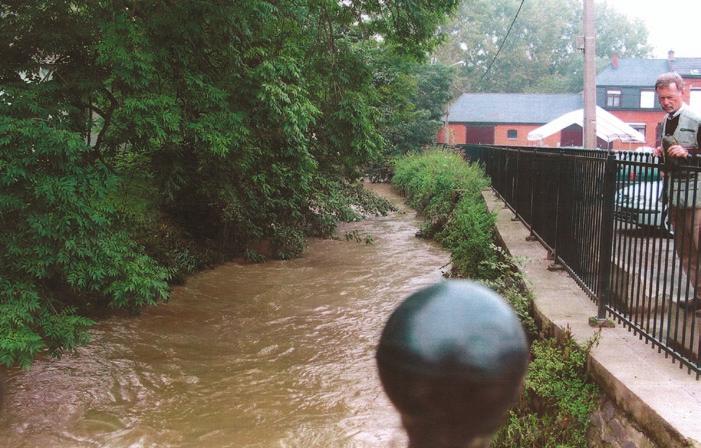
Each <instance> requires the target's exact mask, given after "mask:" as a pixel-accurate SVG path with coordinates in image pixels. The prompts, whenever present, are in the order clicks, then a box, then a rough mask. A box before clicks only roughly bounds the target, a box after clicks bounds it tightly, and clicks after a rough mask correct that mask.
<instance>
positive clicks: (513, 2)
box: [434, 0, 650, 94]
mask: <svg viewBox="0 0 701 448" xmlns="http://www.w3.org/2000/svg"><path fill="white" fill-rule="evenodd" d="M520 5H521V2H520V1H519V0H494V1H488V0H463V2H462V3H461V4H460V7H459V12H458V14H456V16H455V17H454V18H453V20H452V21H451V22H449V23H448V24H446V25H445V26H444V27H442V31H443V32H444V33H445V35H446V36H447V38H446V41H445V42H444V43H443V44H442V45H441V46H440V47H439V48H438V49H437V50H436V52H435V55H434V56H435V58H436V59H437V60H438V61H440V62H442V63H444V64H452V63H454V62H456V61H459V60H463V61H465V65H464V66H463V67H462V68H459V69H458V79H457V81H456V83H455V85H454V94H457V93H461V92H467V91H470V92H487V91H489V92H546V93H549V92H576V91H579V90H581V86H582V76H583V58H582V54H581V51H580V50H579V49H578V48H577V44H576V41H577V36H581V35H582V14H583V13H582V2H580V1H577V0H534V1H527V2H524V3H523V6H522V8H521V11H520V13H519V14H518V18H517V20H516V21H515V22H514V25H513V29H512V30H511V33H510V35H509V37H508V39H507V40H506V41H504V38H505V36H506V30H507V29H508V28H509V26H510V25H511V22H512V20H513V19H514V17H515V16H516V13H517V11H518V9H519V6H520ZM595 12H596V28H597V56H598V57H599V58H601V60H608V58H609V57H610V55H611V54H612V53H617V54H618V55H619V56H621V57H645V56H647V55H649V53H650V47H649V46H648V44H647V30H646V29H645V27H644V25H643V24H642V23H641V22H640V20H639V19H636V20H633V21H631V20H629V19H628V18H626V17H625V16H623V15H622V14H620V13H618V12H616V11H615V10H613V9H611V8H610V7H609V6H607V5H606V4H602V3H599V4H597V5H596V7H595ZM502 44H503V45H502ZM500 46H501V51H500V52H499V55H498V57H497V58H496V59H494V58H495V56H496V54H497V51H499V48H500ZM492 61H494V64H493V65H492V66H491V68H490V69H489V72H488V73H487V68H488V67H489V66H490V64H492ZM485 74H486V76H485Z"/></svg>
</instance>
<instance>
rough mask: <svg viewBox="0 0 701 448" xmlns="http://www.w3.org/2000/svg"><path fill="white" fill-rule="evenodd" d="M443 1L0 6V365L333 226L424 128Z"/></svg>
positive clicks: (9, 2)
mask: <svg viewBox="0 0 701 448" xmlns="http://www.w3.org/2000/svg"><path fill="white" fill-rule="evenodd" d="M455 7H456V1H455V0H432V1H427V0H420V1H414V0H412V1H408V0H406V1H405V0H399V1H394V2H384V1H381V0H364V1H343V2H338V1H335V0H314V1H311V0H310V1H279V2H268V1H263V0H250V1H244V2H227V1H197V2H194V1H182V2H181V1H178V2H166V1H162V0H139V1H132V0H107V1H100V2H89V1H68V0H46V1H41V2H33V1H32V2H27V1H20V0H0V17H1V18H2V20H0V60H1V61H2V64H0V183H1V185H2V190H0V363H2V364H5V365H15V364H20V365H27V364H28V363H29V362H30V360H31V359H32V357H33V356H35V355H36V354H37V353H38V352H40V351H41V350H43V349H45V348H48V349H50V350H52V351H53V352H55V353H58V352H60V351H61V350H62V349H66V348H71V347H74V346H75V345H76V344H77V343H80V342H81V341H83V340H84V338H85V333H84V329H85V328H86V327H87V326H88V325H89V324H90V321H89V320H87V319H86V318H84V317H80V316H84V315H86V314H85V311H86V310H87V309H89V308H90V307H93V306H111V307H116V308H126V309H129V310H132V311H138V309H139V308H140V307H142V306H143V305H145V304H149V303H153V302H155V301H157V300H159V299H163V298H165V297H166V296H167V281H168V280H169V278H172V277H173V275H180V274H181V273H183V272H188V271H191V270H193V269H196V268H198V267H199V266H201V265H202V264H203V263H205V262H206V261H207V260H210V259H214V258H216V256H217V254H221V253H222V252H226V253H230V254H235V253H238V254H246V255H248V256H249V258H252V259H259V258H260V257H261V253H260V248H261V247H264V246H266V245H267V246H268V247H271V250H270V252H271V255H274V256H277V257H281V258H287V257H292V256H295V255H297V254H299V253H300V251H301V250H302V248H303V241H304V236H305V235H307V234H328V233H329V232H330V231H331V230H332V229H333V225H334V223H335V222H336V221H337V220H338V219H341V218H347V217H348V216H350V215H352V212H353V209H351V208H350V206H349V201H348V200H346V199H343V198H344V197H345V196H346V194H345V193H344V192H347V191H348V190H347V188H348V186H349V185H350V184H351V183H352V182H353V181H354V180H356V179H357V178H358V176H359V174H360V173H361V170H362V169H363V167H364V166H365V165H366V164H367V163H369V162H371V161H373V160H376V159H378V158H379V157H380V156H381V155H382V153H383V151H384V150H385V149H386V148H387V147H389V148H390V149H391V150H392V151H394V150H400V151H401V150H402V148H403V147H404V146H406V145H409V144H414V143H413V142H416V141H418V140H421V139H422V140H421V141H427V139H428V136H432V135H433V134H434V133H435V126H436V117H437V115H438V110H439V109H440V104H438V106H436V101H441V97H439V98H438V99H437V100H433V101H427V98H428V97H429V96H430V95H431V94H430V90H431V89H433V88H435V89H438V90H440V89H442V87H441V84H440V82H441V81H440V80H441V79H442V78H441V76H444V74H443V75H441V72H440V69H437V70H438V72H435V70H434V72H435V73H434V72H432V71H431V70H430V69H422V68H420V65H419V62H420V61H421V57H423V55H425V54H427V52H428V51H429V50H430V49H431V48H432V47H433V45H434V44H435V43H436V41H437V40H436V37H435V29H436V27H437V25H438V24H439V23H440V22H441V21H442V20H443V19H444V18H445V15H446V13H447V12H449V11H451V10H452V9H454V8H455ZM443 82H444V83H445V81H443ZM422 86H426V87H425V88H423V87H422ZM435 86H438V87H435ZM422 92H423V93H422ZM422 99H423V100H424V103H421V100H422ZM429 99H430V98H429Z"/></svg>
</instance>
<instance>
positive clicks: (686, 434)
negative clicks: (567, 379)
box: [483, 191, 701, 448]
mask: <svg viewBox="0 0 701 448" xmlns="http://www.w3.org/2000/svg"><path fill="white" fill-rule="evenodd" d="M483 196H484V198H485V201H486V202H487V206H488V208H489V209H490V210H491V211H492V212H494V213H495V214H496V217H497V230H498V232H499V235H500V237H501V239H502V241H503V242H504V244H505V247H506V248H507V250H508V251H509V252H510V253H511V255H512V256H513V257H515V258H516V259H517V260H518V261H519V264H520V267H521V271H522V272H523V274H524V276H525V278H526V281H527V282H528V287H529V289H530V290H531V291H532V292H533V295H534V298H535V299H534V300H535V303H534V305H535V312H536V316H537V318H538V319H539V320H540V321H541V323H542V324H543V325H544V327H545V328H546V330H550V331H551V332H552V333H553V334H555V335H557V334H562V333H564V332H565V331H567V330H569V331H570V332H571V333H572V335H573V336H574V337H575V339H576V340H577V341H578V342H580V343H585V342H587V341H588V340H590V339H591V338H592V337H593V336H594V335H595V334H596V333H597V332H599V331H601V334H600V341H599V344H598V345H597V346H596V347H595V348H594V349H593V350H592V351H591V354H590V359H589V370H590V372H591V374H592V376H593V378H594V379H595V380H596V381H597V383H598V384H599V385H600V386H601V387H602V388H603V390H604V391H605V392H606V394H607V395H609V396H610V397H611V399H613V400H614V401H615V402H616V404H617V405H618V406H619V407H620V408H621V409H623V410H624V411H625V412H626V413H628V414H629V415H630V417H631V419H632V420H634V421H635V422H636V423H637V424H638V425H640V427H641V428H643V430H644V431H645V432H646V433H647V435H648V436H649V437H650V438H651V439H652V440H654V441H655V442H656V443H657V444H659V445H660V446H661V447H670V448H682V447H693V448H701V381H697V380H696V376H695V375H690V374H688V373H687V371H686V370H683V369H680V368H679V364H678V363H674V364H673V363H672V361H671V360H670V359H669V358H666V357H665V356H664V354H662V353H658V351H657V350H656V349H653V348H651V346H650V345H649V344H646V343H645V342H644V341H643V340H640V339H639V338H638V337H637V336H635V335H634V334H633V333H632V332H629V331H628V330H627V329H626V328H624V327H623V326H622V325H619V324H616V327H615V328H604V329H601V330H598V329H595V328H592V327H590V326H589V324H588V320H589V318H590V317H592V316H595V315H596V305H595V304H594V302H592V301H591V300H590V299H589V297H588V296H587V295H586V294H585V293H584V291H582V289H581V288H580V287H579V286H578V285H577V284H576V283H575V281H574V280H573V279H572V278H571V277H570V276H569V275H568V274H567V273H566V272H564V271H550V270H548V269H547V267H548V265H549V264H550V263H551V262H550V261H549V260H548V259H547V255H548V254H547V251H546V250H545V248H544V247H543V246H542V245H541V244H540V243H539V242H537V241H535V242H534V241H526V237H527V236H528V234H529V232H528V230H527V229H526V227H525V226H524V225H523V224H522V223H521V222H520V221H514V220H512V218H513V217H514V214H513V213H512V212H511V211H510V210H509V209H508V208H506V207H505V206H504V203H503V202H502V201H500V200H498V199H497V198H496V196H495V195H494V194H493V193H492V192H491V191H485V192H484V193H483Z"/></svg>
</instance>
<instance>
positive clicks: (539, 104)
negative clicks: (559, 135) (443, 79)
mask: <svg viewBox="0 0 701 448" xmlns="http://www.w3.org/2000/svg"><path fill="white" fill-rule="evenodd" d="M582 106H583V100H582V95H581V94H578V93H554V94H543V93H534V94H530V93H463V94H462V95H461V96H460V98H458V99H457V100H456V101H455V102H454V103H453V104H452V105H451V106H450V109H449V112H448V121H450V122H468V123H523V124H542V123H547V122H549V121H550V120H552V119H554V118H557V117H559V116H560V115H562V114H564V113H567V112H571V111H573V110H576V109H581V108H582Z"/></svg>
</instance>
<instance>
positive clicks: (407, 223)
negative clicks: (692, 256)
mask: <svg viewBox="0 0 701 448" xmlns="http://www.w3.org/2000/svg"><path fill="white" fill-rule="evenodd" d="M371 187H372V188H374V189H376V190H377V191H379V192H381V193H382V194H383V195H385V196H387V197H388V198H390V199H391V200H392V201H393V202H395V203H396V204H397V205H399V206H400V207H402V208H401V210H400V211H399V212H397V213H391V214H390V215H388V216H386V217H377V218H370V219H367V220H365V221H362V222H358V223H350V224H344V225H342V226H341V227H340V228H339V236H340V238H339V239H329V240H312V241H310V244H309V246H308V249H307V250H306V251H305V254H304V256H303V257H301V258H298V259H295V260H289V261H272V262H268V263H262V264H243V263H229V264H225V265H222V266H219V267H217V268H216V269H213V270H209V271H206V272H202V273H200V274H198V275H195V276H192V277H191V278H189V279H188V281H187V282H186V283H185V285H184V286H180V287H176V288H174V290H173V292H172V296H171V300H170V301H169V302H168V303H167V304H163V305H160V306H156V307H152V308H150V309H148V310H146V311H145V312H144V313H142V315H141V316H138V317H133V318H126V317H114V318H110V319H107V320H103V321H101V322H99V323H98V324H97V325H96V326H95V327H94V329H93V330H92V342H91V343H90V344H89V345H87V346H85V347H82V348H80V349H79V350H78V351H77V352H76V353H72V354H68V355H65V356H64V357H63V358H61V359H59V360H55V359H38V360H37V361H36V362H35V363H34V365H33V366H32V368H31V369H30V370H26V371H18V370H12V371H10V372H9V373H8V375H7V378H6V381H5V383H6V384H5V391H6V396H5V397H4V400H3V403H2V409H0V447H200V446H206V447H237V448H238V447H305V448H307V447H378V446H384V447H387V446H390V447H402V446H406V437H405V435H404V433H403V431H402V430H401V426H400V421H399V417H398V415H397V413H396V412H395V411H394V409H393V408H392V406H391V404H390V403H389V401H388V400H387V399H386V397H385V395H384V393H383V391H382V388H381V386H380V383H379V379H378V377H377V372H376V368H375V360H374V352H375V347H376V344H377V341H378V339H379V335H380V332H381V330H382V326H383V325H384V322H385V321H386V319H387V317H388V316H389V314H390V313H391V312H392V310H393V309H394V308H395V307H396V305H398V303H399V302H400V301H401V300H402V299H403V298H404V297H406V296H407V295H409V294H410V293H411V292H413V291H415V290H416V289H418V288H420V287H423V286H427V285H429V284H432V283H434V282H436V281H439V280H440V278H441V269H440V268H441V266H444V265H445V264H446V263H448V260H449V256H448V254H447V253H446V252H444V251H443V250H442V249H440V248H439V247H438V246H436V245H434V244H431V243H429V242H426V241H425V240H421V239H418V238H416V237H415V236H414V234H415V232H416V231H417V226H418V223H419V221H418V220H417V218H416V216H415V213H414V212H413V211H411V210H408V209H406V208H405V207H404V206H402V205H401V200H400V199H399V198H398V197H397V196H396V195H393V194H392V193H391V191H390V190H389V187H387V186H385V185H372V186H371ZM348 233H353V234H354V235H356V236H358V237H359V239H360V240H364V239H365V237H368V236H369V237H370V238H371V239H372V240H373V242H372V244H366V242H364V241H356V240H351V241H348V240H346V239H345V238H344V235H345V234H348Z"/></svg>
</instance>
